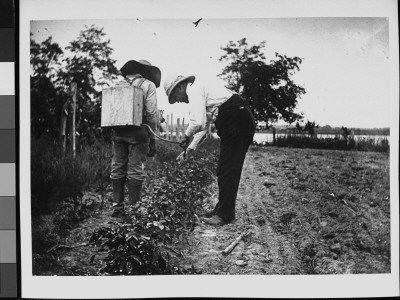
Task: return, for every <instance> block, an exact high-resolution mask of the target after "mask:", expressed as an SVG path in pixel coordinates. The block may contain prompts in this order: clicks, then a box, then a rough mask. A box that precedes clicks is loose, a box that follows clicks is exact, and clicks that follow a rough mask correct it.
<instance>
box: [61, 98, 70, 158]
mask: <svg viewBox="0 0 400 300" xmlns="http://www.w3.org/2000/svg"><path fill="white" fill-rule="evenodd" d="M69 108H70V100H69V99H68V100H67V101H66V102H65V103H64V105H63V107H62V111H61V124H60V139H61V146H62V153H63V154H65V148H66V145H67V133H66V131H67V117H68V115H69V112H68V110H69Z"/></svg>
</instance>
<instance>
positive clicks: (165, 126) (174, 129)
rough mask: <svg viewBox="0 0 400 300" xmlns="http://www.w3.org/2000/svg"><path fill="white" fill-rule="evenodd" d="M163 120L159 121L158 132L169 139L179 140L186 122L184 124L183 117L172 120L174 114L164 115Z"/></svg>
mask: <svg viewBox="0 0 400 300" xmlns="http://www.w3.org/2000/svg"><path fill="white" fill-rule="evenodd" d="M164 119H165V122H162V123H161V126H160V134H161V135H162V136H164V137H165V138H167V139H170V140H180V139H181V137H182V136H183V134H184V133H185V130H186V128H187V126H188V125H187V124H185V118H182V119H181V118H177V119H176V121H175V120H174V115H173V114H170V115H166V116H165V117H164Z"/></svg>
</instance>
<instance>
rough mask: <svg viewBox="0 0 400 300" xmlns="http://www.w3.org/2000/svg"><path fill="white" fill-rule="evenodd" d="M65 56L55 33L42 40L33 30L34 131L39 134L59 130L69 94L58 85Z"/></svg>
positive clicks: (31, 43)
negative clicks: (60, 113) (58, 73)
mask: <svg viewBox="0 0 400 300" xmlns="http://www.w3.org/2000/svg"><path fill="white" fill-rule="evenodd" d="M62 56H63V51H62V50H61V48H60V47H59V45H58V44H57V43H53V41H52V38H51V37H49V38H47V39H46V40H45V41H43V42H42V43H41V44H38V43H36V42H35V41H34V40H33V39H32V34H31V41H30V59H31V78H30V79H31V133H32V135H33V137H35V138H39V137H40V136H42V135H43V134H49V135H50V136H51V137H52V138H53V139H54V138H55V137H56V136H57V134H58V131H57V129H58V125H59V124H58V115H59V112H60V110H61V106H62V103H63V101H64V99H65V98H66V95H65V93H64V92H63V90H62V89H61V88H59V87H56V85H55V81H56V77H57V72H58V70H59V68H60V65H61V62H60V61H61V58H62Z"/></svg>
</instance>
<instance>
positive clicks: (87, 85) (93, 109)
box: [59, 25, 118, 142]
mask: <svg viewBox="0 0 400 300" xmlns="http://www.w3.org/2000/svg"><path fill="white" fill-rule="evenodd" d="M105 35H106V34H105V33H104V32H103V28H98V27H95V26H94V25H91V26H90V27H88V26H86V25H85V29H84V30H82V31H81V32H80V34H79V36H78V38H77V39H75V40H73V41H72V42H70V45H69V46H67V47H66V48H65V49H66V50H69V52H70V53H71V56H70V57H67V58H66V60H65V64H66V66H65V70H62V71H61V72H60V73H59V78H60V83H61V84H62V85H63V86H64V88H65V89H66V90H67V89H69V88H70V86H71V83H72V82H76V83H77V86H78V97H77V105H78V109H77V115H76V118H77V121H76V123H77V128H76V130H77V132H78V134H79V135H80V139H81V141H84V140H85V141H88V142H91V141H93V140H94V138H95V137H97V136H99V135H100V134H101V128H100V115H101V113H100V111H101V86H103V85H108V84H109V83H110V82H111V81H112V80H113V79H115V78H116V77H117V74H118V69H117V68H116V67H115V60H113V59H111V58H110V56H111V54H112V52H113V49H112V48H111V47H110V46H109V44H110V40H106V41H104V40H103V37H104V36H105Z"/></svg>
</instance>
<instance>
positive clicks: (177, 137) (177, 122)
mask: <svg viewBox="0 0 400 300" xmlns="http://www.w3.org/2000/svg"><path fill="white" fill-rule="evenodd" d="M180 131H181V119H180V118H177V119H176V130H175V132H176V140H177V141H179V140H180V137H179V134H180Z"/></svg>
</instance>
